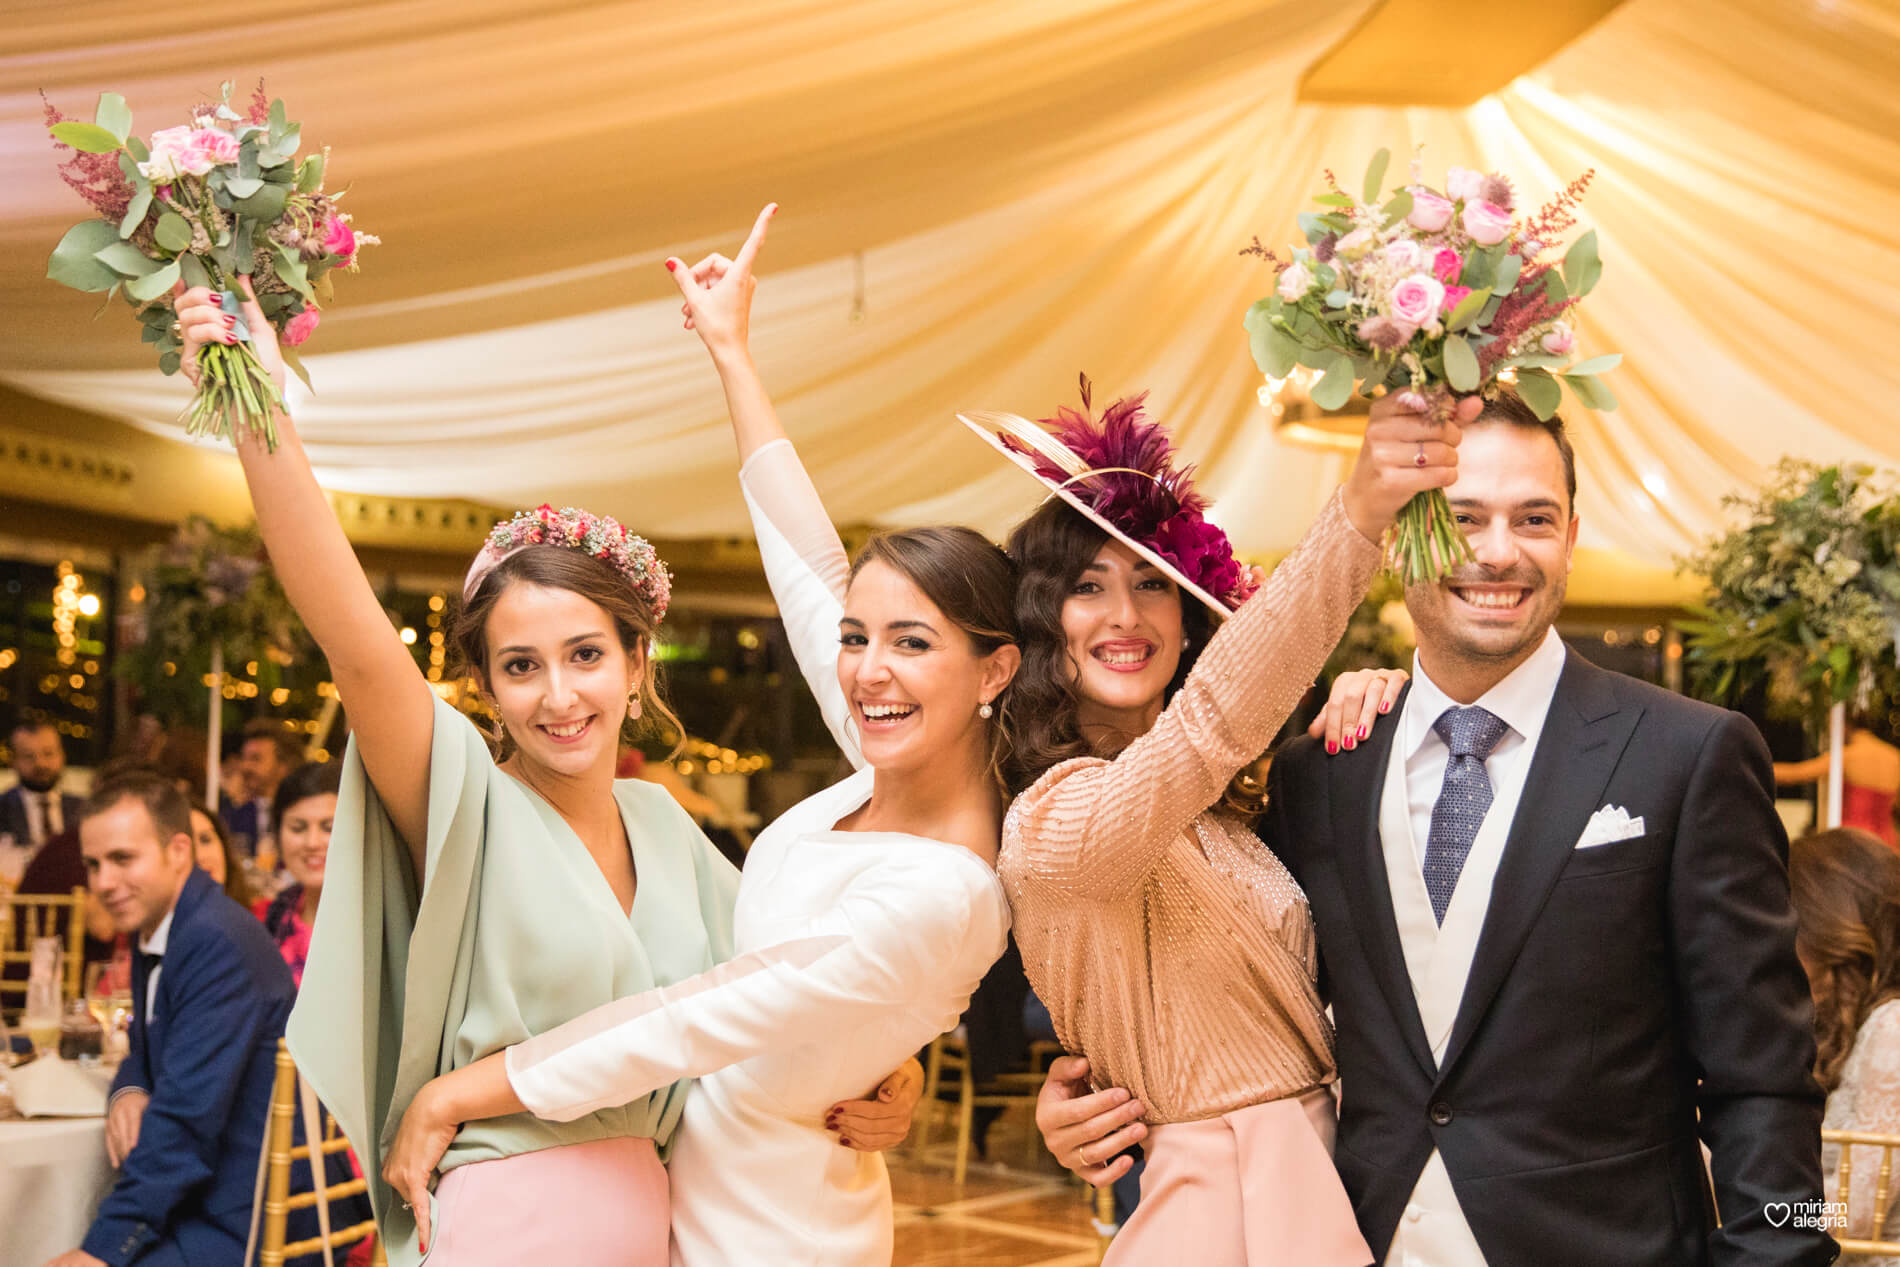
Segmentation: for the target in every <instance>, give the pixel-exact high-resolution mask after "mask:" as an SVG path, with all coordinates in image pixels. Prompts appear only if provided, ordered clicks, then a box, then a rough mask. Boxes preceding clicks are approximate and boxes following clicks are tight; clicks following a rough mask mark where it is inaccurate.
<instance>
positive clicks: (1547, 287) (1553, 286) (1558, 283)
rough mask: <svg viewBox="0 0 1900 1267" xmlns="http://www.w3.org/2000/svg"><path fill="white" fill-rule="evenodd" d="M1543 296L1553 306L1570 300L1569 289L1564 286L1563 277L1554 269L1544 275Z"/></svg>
mask: <svg viewBox="0 0 1900 1267" xmlns="http://www.w3.org/2000/svg"><path fill="white" fill-rule="evenodd" d="M1544 294H1545V295H1546V296H1547V297H1548V298H1549V299H1550V302H1552V303H1553V304H1560V303H1562V302H1563V301H1564V300H1566V299H1568V298H1570V288H1569V287H1568V286H1566V285H1564V279H1563V275H1562V274H1561V273H1559V272H1558V271H1557V270H1556V269H1554V268H1553V269H1551V270H1550V271H1549V272H1548V273H1545V274H1544Z"/></svg>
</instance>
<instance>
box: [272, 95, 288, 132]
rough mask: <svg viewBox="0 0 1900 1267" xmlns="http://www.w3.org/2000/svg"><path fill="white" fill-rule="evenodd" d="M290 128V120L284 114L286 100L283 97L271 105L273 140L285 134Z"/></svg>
mask: <svg viewBox="0 0 1900 1267" xmlns="http://www.w3.org/2000/svg"><path fill="white" fill-rule="evenodd" d="M289 126H290V118H289V116H288V115H287V114H286V113H285V112H284V99H283V98H282V97H279V98H277V100H275V101H273V102H271V103H270V137H271V140H273V141H275V140H276V139H277V138H278V137H280V136H282V135H283V134H284V129H285V128H287V127H289Z"/></svg>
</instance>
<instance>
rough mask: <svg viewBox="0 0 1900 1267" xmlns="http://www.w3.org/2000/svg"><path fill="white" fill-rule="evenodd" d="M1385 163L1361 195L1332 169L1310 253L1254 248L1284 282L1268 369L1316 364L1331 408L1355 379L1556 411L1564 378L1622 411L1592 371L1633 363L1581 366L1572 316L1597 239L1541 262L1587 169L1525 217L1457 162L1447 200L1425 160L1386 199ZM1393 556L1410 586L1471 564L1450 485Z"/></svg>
mask: <svg viewBox="0 0 1900 1267" xmlns="http://www.w3.org/2000/svg"><path fill="white" fill-rule="evenodd" d="M1389 160H1390V154H1389V153H1388V152H1387V151H1385V150H1380V151H1379V152H1378V153H1377V154H1376V155H1374V156H1373V159H1372V163H1371V165H1370V167H1369V168H1368V169H1367V171H1366V178H1365V182H1364V185H1363V186H1362V190H1361V192H1362V194H1363V197H1358V198H1355V197H1354V196H1353V195H1352V194H1350V193H1348V192H1346V191H1345V190H1344V189H1342V188H1340V185H1339V182H1338V181H1337V180H1336V179H1334V177H1333V174H1332V173H1331V172H1327V173H1326V181H1327V184H1328V186H1329V187H1330V188H1329V189H1328V190H1327V192H1325V193H1323V194H1320V195H1319V196H1318V198H1317V199H1316V201H1317V202H1318V203H1319V204H1320V205H1321V206H1322V207H1323V208H1325V209H1324V210H1323V211H1319V212H1307V213H1304V214H1302V215H1301V216H1300V231H1301V232H1302V233H1303V234H1304V235H1305V236H1306V245H1305V246H1302V247H1298V248H1296V249H1294V250H1293V251H1292V253H1291V258H1289V259H1287V260H1285V261H1282V260H1280V259H1279V258H1278V257H1277V256H1275V255H1274V253H1273V252H1272V251H1269V250H1267V249H1266V248H1264V247H1262V246H1261V245H1260V242H1259V239H1257V238H1256V239H1255V240H1254V244H1253V245H1252V246H1251V247H1249V248H1248V249H1247V250H1246V251H1245V252H1243V254H1249V255H1258V256H1260V257H1262V258H1263V259H1265V260H1266V261H1267V262H1269V263H1270V264H1272V265H1273V266H1274V268H1275V272H1276V278H1277V280H1276V285H1275V287H1274V293H1273V294H1271V295H1269V296H1268V297H1267V298H1265V299H1262V300H1260V301H1259V302H1258V303H1256V304H1254V305H1253V307H1252V308H1250V309H1249V310H1248V312H1247V317H1246V321H1245V323H1244V324H1245V326H1246V330H1247V334H1248V338H1249V342H1250V344H1251V346H1252V350H1253V356H1254V362H1255V363H1256V364H1257V365H1258V366H1259V367H1260V370H1261V372H1262V373H1264V374H1266V375H1267V376H1268V377H1269V378H1271V379H1275V380H1280V379H1285V378H1286V377H1287V376H1288V375H1289V374H1291V373H1292V372H1293V370H1294V367H1295V366H1301V365H1303V366H1306V367H1307V368H1308V369H1310V370H1315V371H1318V372H1319V375H1320V376H1319V378H1318V379H1317V381H1316V382H1315V383H1314V384H1313V387H1312V391H1311V396H1312V400H1313V403H1314V404H1315V405H1317V406H1319V407H1320V408H1321V409H1338V408H1340V407H1341V406H1342V405H1344V404H1345V403H1346V401H1347V399H1348V398H1349V397H1350V396H1351V395H1352V392H1353V388H1354V386H1355V385H1357V387H1358V389H1359V391H1360V392H1362V393H1363V394H1365V395H1367V396H1370V395H1372V394H1373V393H1374V392H1375V391H1377V390H1378V389H1379V388H1382V387H1383V388H1388V389H1398V388H1404V387H1410V388H1415V389H1418V390H1420V391H1424V392H1432V391H1434V390H1438V389H1443V388H1450V389H1451V390H1452V391H1455V392H1462V393H1471V392H1485V393H1490V392H1494V391H1495V390H1496V384H1498V383H1499V382H1501V381H1514V383H1515V386H1516V388H1517V391H1518V393H1519V394H1520V395H1521V396H1522V397H1523V398H1524V401H1525V403H1526V404H1527V405H1529V406H1530V407H1531V408H1532V409H1534V410H1535V411H1536V412H1537V416H1538V417H1540V418H1549V417H1550V416H1551V415H1552V414H1554V413H1555V412H1556V411H1557V405H1558V401H1559V400H1560V399H1561V396H1562V388H1561V387H1560V385H1559V380H1560V379H1561V381H1562V383H1563V384H1565V385H1568V387H1569V388H1570V392H1571V394H1572V395H1573V396H1575V397H1576V398H1577V400H1578V401H1579V402H1581V403H1582V404H1584V405H1587V406H1589V407H1590V408H1592V409H1606V410H1607V409H1614V408H1616V398H1615V397H1614V396H1612V395H1611V394H1610V391H1609V389H1608V388H1607V387H1605V386H1604V385H1603V384H1602V383H1601V382H1599V381H1598V379H1597V377H1596V376H1597V375H1599V374H1601V373H1603V372H1604V371H1606V370H1609V369H1612V368H1614V367H1615V366H1616V364H1617V363H1618V362H1619V361H1621V360H1622V356H1621V355H1620V354H1612V355H1609V356H1596V357H1592V358H1590V359H1589V360H1586V361H1582V362H1574V361H1573V353H1574V350H1575V347H1576V334H1575V332H1574V330H1573V328H1572V321H1571V320H1570V318H1571V316H1572V314H1571V309H1572V308H1573V307H1574V306H1575V305H1576V303H1577V301H1578V300H1579V299H1581V298H1583V296H1585V295H1586V294H1588V293H1589V292H1590V289H1591V288H1592V287H1593V286H1595V285H1596V284H1597V279H1598V277H1599V276H1600V275H1601V274H1602V271H1603V265H1602V262H1601V261H1600V260H1599V259H1598V258H1597V239H1596V232H1595V230H1592V231H1590V232H1588V233H1585V234H1584V235H1583V236H1582V237H1580V238H1578V239H1577V240H1576V241H1575V242H1574V243H1572V244H1571V246H1570V249H1569V250H1568V251H1566V252H1565V253H1564V255H1563V259H1562V263H1561V265H1559V264H1557V263H1554V262H1551V261H1549V260H1546V259H1545V258H1544V256H1545V255H1546V253H1547V252H1549V251H1550V250H1551V249H1552V246H1553V244H1554V242H1555V239H1556V238H1557V236H1558V235H1559V234H1561V233H1562V232H1564V231H1565V230H1566V229H1569V228H1570V227H1571V226H1573V225H1574V224H1575V223H1576V215H1575V208H1576V205H1577V202H1578V200H1579V199H1580V198H1581V197H1582V194H1583V191H1584V189H1585V188H1586V187H1587V186H1588V184H1589V182H1590V176H1591V173H1588V172H1586V173H1584V175H1583V176H1582V177H1580V178H1579V179H1577V180H1576V181H1574V182H1572V183H1571V184H1570V185H1569V187H1567V188H1566V189H1564V190H1563V191H1562V192H1561V193H1559V194H1558V195H1557V197H1556V198H1554V199H1553V200H1552V201H1551V202H1550V203H1548V204H1547V205H1545V206H1544V207H1543V208H1542V209H1541V210H1540V211H1538V212H1537V213H1536V214H1535V215H1533V216H1530V217H1529V218H1528V219H1522V220H1519V219H1515V218H1513V208H1514V204H1515V200H1516V199H1515V194H1514V193H1513V191H1512V189H1511V183H1510V181H1508V180H1506V179H1505V178H1504V177H1502V176H1498V175H1495V174H1489V175H1487V174H1484V173H1480V172H1475V171H1469V170H1466V169H1464V168H1460V167H1454V168H1451V169H1450V171H1449V172H1447V174H1446V180H1445V188H1444V190H1443V191H1442V192H1441V191H1439V190H1436V189H1432V188H1429V187H1427V186H1426V185H1424V184H1423V183H1421V178H1420V172H1419V164H1418V162H1417V160H1416V159H1415V160H1414V161H1413V163H1412V171H1411V179H1410V181H1409V182H1408V183H1407V184H1406V185H1405V186H1404V187H1403V188H1400V189H1397V190H1395V191H1393V192H1392V193H1391V194H1390V195H1389V196H1387V197H1385V200H1384V201H1383V202H1381V201H1380V199H1381V196H1382V193H1381V191H1382V190H1383V189H1384V186H1385V171H1386V166H1387V163H1388V162H1389ZM1275 385H1276V386H1277V383H1276V384H1275ZM1390 553H1391V559H1392V564H1393V567H1394V568H1395V569H1396V570H1397V572H1398V574H1399V576H1400V578H1401V579H1402V580H1403V581H1404V582H1405V583H1406V584H1407V585H1412V584H1416V583H1418V582H1420V581H1430V580H1436V579H1438V578H1439V577H1442V576H1444V575H1446V574H1448V573H1449V572H1451V571H1452V570H1453V569H1454V568H1456V567H1457V566H1458V565H1459V564H1460V563H1463V562H1467V561H1469V560H1470V558H1471V548H1470V546H1469V544H1468V543H1467V542H1466V541H1465V538H1464V534H1463V533H1462V532H1460V531H1459V530H1458V528H1457V525H1456V523H1455V522H1454V521H1453V519H1452V516H1451V507H1450V504H1449V503H1448V502H1447V501H1446V499H1445V495H1444V493H1443V492H1442V491H1440V490H1433V491H1432V492H1430V493H1421V494H1420V495H1419V496H1417V497H1415V498H1413V499H1412V501H1411V502H1410V503H1409V504H1408V505H1407V506H1406V507H1405V510H1404V511H1403V512H1402V513H1401V514H1400V516H1399V520H1398V523H1397V524H1396V525H1394V527H1393V530H1392V537H1391V541H1390Z"/></svg>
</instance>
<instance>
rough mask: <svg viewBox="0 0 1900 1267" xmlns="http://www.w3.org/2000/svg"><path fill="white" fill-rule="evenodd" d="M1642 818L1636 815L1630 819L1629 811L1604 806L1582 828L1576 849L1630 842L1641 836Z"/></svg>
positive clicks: (1614, 806) (1612, 806)
mask: <svg viewBox="0 0 1900 1267" xmlns="http://www.w3.org/2000/svg"><path fill="white" fill-rule="evenodd" d="M1643 831H1644V828H1643V818H1642V815H1640V814H1639V815H1637V816H1636V817H1635V818H1631V817H1630V814H1629V811H1628V810H1626V809H1624V808H1623V807H1622V806H1620V805H1605V806H1604V807H1603V808H1602V809H1600V810H1598V811H1597V812H1596V813H1594V814H1592V815H1590V821H1589V823H1587V824H1586V825H1585V826H1584V829H1583V835H1581V836H1579V837H1577V846H1576V847H1577V848H1579V849H1594V848H1595V847H1596V846H1598V845H1612V844H1615V843H1616V842H1617V841H1619V840H1631V839H1633V838H1635V837H1637V836H1640V835H1642V834H1643Z"/></svg>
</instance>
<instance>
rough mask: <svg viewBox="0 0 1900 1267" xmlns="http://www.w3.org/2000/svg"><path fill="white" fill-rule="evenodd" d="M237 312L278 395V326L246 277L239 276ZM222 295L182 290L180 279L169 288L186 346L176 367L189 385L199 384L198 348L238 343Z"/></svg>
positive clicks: (281, 360)
mask: <svg viewBox="0 0 1900 1267" xmlns="http://www.w3.org/2000/svg"><path fill="white" fill-rule="evenodd" d="M237 284H238V293H237V296H236V298H237V301H238V304H237V306H238V311H239V312H240V313H242V314H243V317H244V325H245V328H246V329H247V330H248V331H249V333H250V336H251V350H252V351H253V352H255V353H256V354H257V360H258V363H259V364H260V365H262V366H263V367H264V368H265V370H266V371H268V372H269V374H270V376H271V381H272V382H274V383H276V384H277V391H278V394H279V395H281V394H282V393H283V390H284V356H283V353H282V352H281V351H279V350H278V347H277V329H276V327H274V326H273V325H271V323H270V321H269V319H268V318H266V317H265V316H264V310H263V309H262V308H260V307H258V305H257V295H256V293H255V292H254V291H252V289H251V279H250V278H249V277H239V278H238V279H237ZM223 298H224V297H223V296H222V295H221V294H219V293H218V292H217V291H214V290H210V289H208V288H206V287H204V286H194V287H192V288H191V289H190V290H186V289H185V284H184V283H183V282H180V283H178V285H176V286H175V287H173V288H172V311H174V312H176V313H177V314H178V326H179V334H180V335H181V336H182V337H183V338H184V341H185V347H184V355H183V358H182V359H181V360H180V362H179V368H180V369H181V370H183V371H184V373H185V377H186V378H189V379H190V380H191V383H192V386H194V387H196V386H197V385H198V349H200V348H202V347H204V346H205V345H206V344H208V343H224V344H232V345H235V344H236V343H237V342H238V336H237V318H236V317H234V316H232V315H231V314H230V313H228V312H225V311H224V309H223V307H222V306H221V305H222V302H223Z"/></svg>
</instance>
